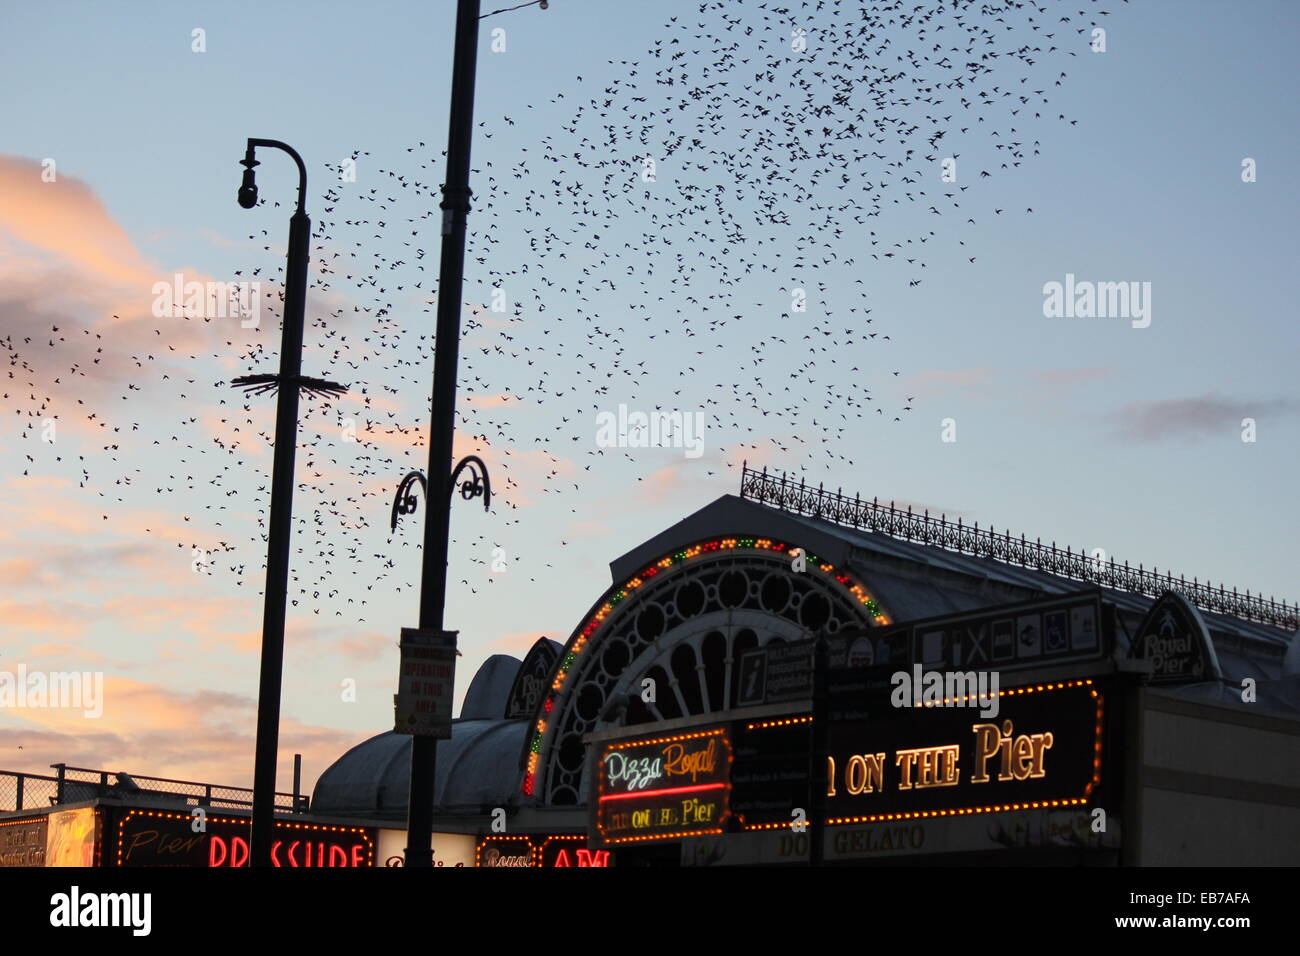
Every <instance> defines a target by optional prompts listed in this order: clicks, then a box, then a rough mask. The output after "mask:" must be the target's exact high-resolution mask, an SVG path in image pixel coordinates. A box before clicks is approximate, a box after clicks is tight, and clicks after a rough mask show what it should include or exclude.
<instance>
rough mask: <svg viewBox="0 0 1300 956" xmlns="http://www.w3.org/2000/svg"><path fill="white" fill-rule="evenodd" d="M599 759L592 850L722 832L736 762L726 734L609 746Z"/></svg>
mask: <svg viewBox="0 0 1300 956" xmlns="http://www.w3.org/2000/svg"><path fill="white" fill-rule="evenodd" d="M594 756H595V760H596V766H595V767H594V768H593V777H592V778H593V779H594V780H595V781H596V783H597V790H596V799H595V800H594V801H593V806H592V815H593V817H594V826H593V827H592V829H593V831H594V836H593V842H595V843H597V844H599V845H601V846H611V845H615V844H622V843H644V842H648V841H652V840H677V839H681V838H682V837H688V836H694V835H696V834H702V833H721V832H723V829H724V827H725V826H726V823H727V818H728V817H729V815H730V805H729V801H728V797H729V794H730V791H731V761H732V748H731V740H730V737H729V735H728V732H727V728H726V727H714V728H709V729H705V730H696V731H683V732H681V733H669V734H663V735H660V736H656V737H648V738H639V739H635V740H622V741H617V742H612V743H606V744H603V745H602V746H601V747H599V748H598V749H597V750H596V752H595V754H594Z"/></svg>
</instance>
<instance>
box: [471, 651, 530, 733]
mask: <svg viewBox="0 0 1300 956" xmlns="http://www.w3.org/2000/svg"><path fill="white" fill-rule="evenodd" d="M520 663H521V662H520V661H519V659H518V658H516V657H511V656H510V655H508V654H493V655H492V656H491V657H489V658H488V659H487V660H485V661H484V662H483V666H482V667H480V668H479V669H478V673H477V674H475V675H474V679H473V680H472V681H470V682H469V690H467V691H466V692H465V702H464V703H463V704H461V706H460V717H461V720H493V719H497V718H501V717H504V716H505V712H506V701H507V700H508V699H509V697H510V688H511V686H512V685H513V684H514V682H515V675H516V674H518V673H519V665H520Z"/></svg>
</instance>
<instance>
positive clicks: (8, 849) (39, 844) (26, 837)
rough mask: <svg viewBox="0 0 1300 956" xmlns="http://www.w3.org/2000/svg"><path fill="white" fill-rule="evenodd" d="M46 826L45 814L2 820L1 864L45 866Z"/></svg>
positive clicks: (0, 838) (0, 839)
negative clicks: (23, 818) (24, 818)
mask: <svg viewBox="0 0 1300 956" xmlns="http://www.w3.org/2000/svg"><path fill="white" fill-rule="evenodd" d="M46 827H47V822H46V818H45V817H43V816H40V817H36V818H35V819H31V820H4V821H0V866H44V865H45V835H46Z"/></svg>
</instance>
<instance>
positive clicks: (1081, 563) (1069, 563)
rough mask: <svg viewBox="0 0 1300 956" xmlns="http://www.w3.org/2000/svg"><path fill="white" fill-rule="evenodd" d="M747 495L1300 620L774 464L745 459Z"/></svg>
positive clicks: (793, 509)
mask: <svg viewBox="0 0 1300 956" xmlns="http://www.w3.org/2000/svg"><path fill="white" fill-rule="evenodd" d="M740 497H742V498H747V499H749V500H750V501H757V502H759V503H760V504H765V505H771V506H772V507H774V508H778V509H780V510H781V511H788V512H790V513H792V514H798V515H809V516H812V517H814V518H822V519H825V520H826V521H831V522H834V523H835V524H840V525H845V526H846V527H850V528H858V529H861V530H863V531H874V532H876V533H877V534H883V535H888V536H889V537H891V538H898V539H899V540H902V541H916V542H919V543H921V544H928V545H932V546H934V547H937V548H943V549H945V550H947V551H956V552H957V553H959V554H970V555H975V556H976V557H981V558H992V559H993V560H994V561H1001V562H1003V563H1004V564H1014V565H1018V566H1020V567H1023V568H1032V569H1033V570H1035V571H1045V572H1047V573H1048V574H1053V575H1056V576H1057V577H1061V578H1069V579H1071V580H1075V581H1089V582H1091V583H1093V584H1097V585H1100V586H1101V587H1106V588H1113V589H1115V590H1117V591H1131V592H1133V593H1136V594H1145V595H1148V596H1150V597H1156V596H1158V595H1160V594H1163V593H1164V592H1165V591H1176V592H1177V593H1179V594H1181V595H1183V596H1184V597H1185V598H1187V600H1188V601H1190V602H1191V603H1192V604H1194V605H1196V606H1197V607H1199V608H1203V609H1204V610H1207V611H1213V612H1216V613H1219V614H1230V615H1232V616H1234V617H1240V618H1244V619H1246V620H1250V621H1260V622H1263V623H1265V624H1272V625H1273V626H1275V627H1281V628H1285V629H1287V630H1295V629H1296V628H1297V627H1300V605H1297V604H1287V603H1286V602H1285V601H1281V602H1279V601H1275V600H1273V599H1272V598H1267V599H1266V598H1264V597H1263V596H1262V595H1259V594H1251V593H1250V592H1249V591H1246V592H1245V593H1244V594H1241V593H1239V592H1238V591H1237V589H1236V588H1233V589H1231V590H1228V589H1227V588H1225V587H1223V585H1222V584H1220V585H1219V586H1218V587H1217V588H1216V587H1215V586H1214V585H1213V584H1211V583H1209V582H1202V581H1200V580H1198V579H1196V578H1192V580H1191V581H1188V580H1187V579H1186V578H1185V577H1183V576H1181V575H1180V576H1178V577H1175V576H1174V575H1173V574H1172V573H1170V572H1168V571H1166V572H1165V573H1164V574H1161V573H1160V572H1159V570H1158V569H1157V568H1155V567H1152V568H1150V569H1147V568H1145V567H1143V566H1142V565H1140V564H1139V565H1138V566H1137V567H1136V568H1133V567H1130V566H1129V564H1128V562H1127V561H1126V562H1124V563H1123V564H1116V563H1115V560H1114V559H1113V558H1111V559H1108V560H1102V559H1101V558H1100V556H1097V557H1094V556H1093V555H1091V554H1087V553H1085V552H1084V551H1083V550H1082V549H1080V550H1078V551H1075V550H1073V549H1072V548H1069V547H1067V548H1065V549H1064V550H1062V549H1061V548H1058V547H1056V542H1052V543H1051V544H1050V545H1049V544H1043V543H1042V540H1041V539H1034V540H1029V539H1027V538H1026V537H1025V536H1024V535H1023V534H1022V535H1020V536H1019V537H1018V538H1017V537H1012V535H1011V532H1010V531H1007V532H1004V533H999V532H997V531H994V530H993V529H992V528H981V527H980V526H979V522H975V523H974V524H973V525H969V524H964V523H963V522H962V520H961V519H960V518H958V519H957V520H956V521H955V522H953V521H949V520H947V518H946V517H945V516H942V515H941V516H939V517H934V516H932V515H931V514H930V513H929V512H928V511H926V512H925V513H924V514H918V513H916V512H914V511H913V510H912V508H911V507H910V506H909V507H908V508H907V510H906V511H904V510H903V509H901V508H895V507H894V504H893V502H890V503H889V504H887V505H885V504H881V503H880V501H879V500H878V499H876V498H872V499H871V500H869V501H867V500H864V499H862V498H860V497H859V496H857V495H854V496H853V497H852V498H849V497H847V496H846V495H844V494H841V493H840V492H839V491H835V492H831V491H827V490H825V489H824V488H823V487H822V486H821V485H820V484H819V485H818V486H817V487H816V488H813V487H812V486H810V485H806V484H805V483H804V482H803V480H802V479H801V480H799V481H797V482H796V481H795V480H794V479H792V478H787V477H786V476H785V475H784V474H783V475H781V476H780V477H777V476H776V475H769V474H768V473H767V469H766V468H764V469H763V470H762V471H756V470H754V469H752V468H750V467H749V465H748V464H745V465H744V466H743V467H742V469H741V477H740Z"/></svg>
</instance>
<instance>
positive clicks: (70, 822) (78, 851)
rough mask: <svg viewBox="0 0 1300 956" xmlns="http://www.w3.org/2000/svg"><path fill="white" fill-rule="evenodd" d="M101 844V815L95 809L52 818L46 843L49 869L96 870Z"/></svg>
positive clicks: (46, 862) (67, 811)
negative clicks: (58, 867) (96, 851)
mask: <svg viewBox="0 0 1300 956" xmlns="http://www.w3.org/2000/svg"><path fill="white" fill-rule="evenodd" d="M98 843H99V814H98V813H96V812H95V810H94V808H93V807H78V808H77V809H75V810H60V811H58V812H57V813H51V814H50V829H49V833H48V834H47V836H46V839H45V865H46V866H94V865H95V847H96V846H97V845H98Z"/></svg>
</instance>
